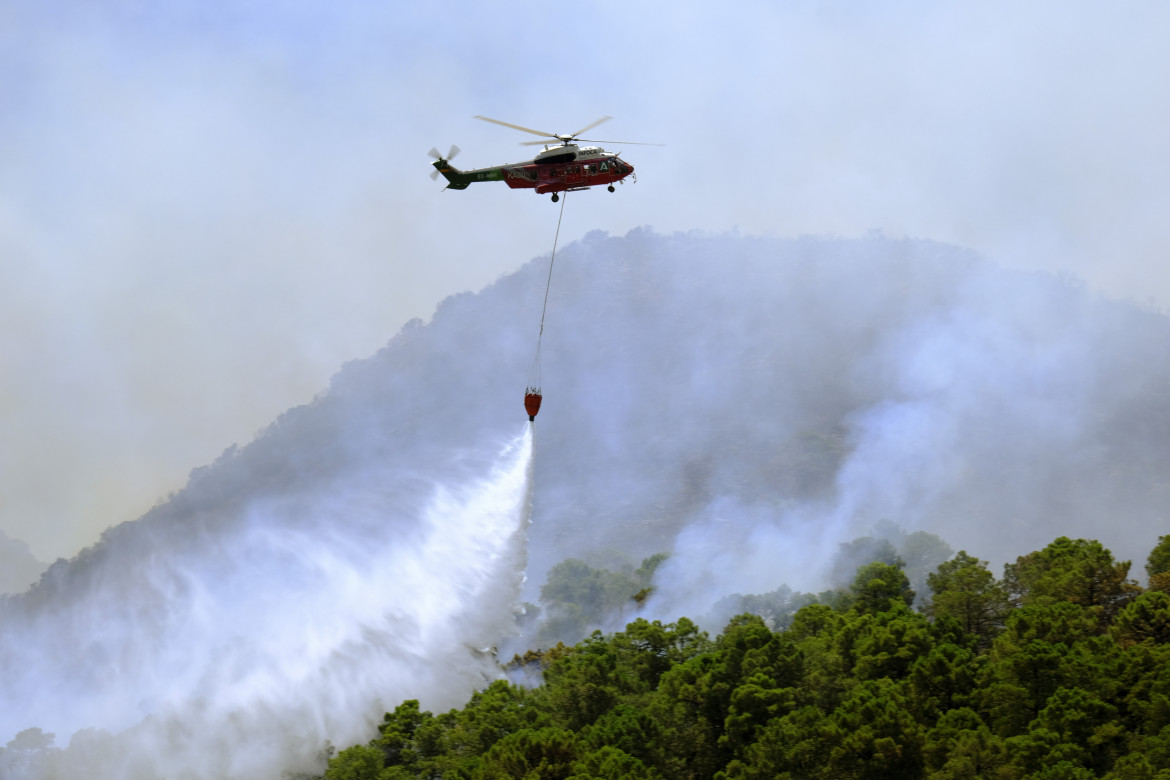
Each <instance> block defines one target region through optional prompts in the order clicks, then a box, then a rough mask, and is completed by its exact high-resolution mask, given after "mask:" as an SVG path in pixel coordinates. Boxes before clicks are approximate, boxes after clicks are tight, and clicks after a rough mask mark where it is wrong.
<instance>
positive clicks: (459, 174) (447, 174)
mask: <svg viewBox="0 0 1170 780" xmlns="http://www.w3.org/2000/svg"><path fill="white" fill-rule="evenodd" d="M431 164H432V165H434V166H435V170H436V171H438V172H439V173H441V174H443V178H444V179H446V180H447V189H449V190H465V189H467V187H468V185H470V184H471V183H472V182H473V181H475V180H476V179H475V177H474V176H472V175H470V174H467V173H464V172H463V171H461V170H459V169H458V168H456V167H455V166H454V165H452V164H451V163H449V162H447V161H446V160H435V161H434V162H433V163H431ZM431 175H432V176H434V175H435V174H433V173H432V174H431Z"/></svg>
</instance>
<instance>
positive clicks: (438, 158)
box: [428, 144, 459, 181]
mask: <svg viewBox="0 0 1170 780" xmlns="http://www.w3.org/2000/svg"><path fill="white" fill-rule="evenodd" d="M428 154H429V155H430V156H431V157H434V158H435V162H441V163H445V162H451V160H453V159H455V157H456V155H458V154H459V147H458V146H456V145H455V144H451V149H450V150H449V151H448V152H447V156H446V157H444V156H443V155H441V154H439V150H438V149H436V148H435V147H433V146H432V147H431V151H429V152H428ZM438 178H439V170H438V169H437V168H436V169H435V170H433V171H431V180H432V181H433V180H435V179H438Z"/></svg>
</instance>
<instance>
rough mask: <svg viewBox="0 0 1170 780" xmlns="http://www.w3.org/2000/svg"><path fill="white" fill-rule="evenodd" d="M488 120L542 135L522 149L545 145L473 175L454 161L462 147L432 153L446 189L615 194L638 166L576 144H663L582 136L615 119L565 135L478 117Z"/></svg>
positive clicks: (434, 176) (434, 174)
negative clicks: (495, 185)
mask: <svg viewBox="0 0 1170 780" xmlns="http://www.w3.org/2000/svg"><path fill="white" fill-rule="evenodd" d="M475 119H482V120H483V121H484V122H491V123H493V124H497V125H503V126H504V127H510V128H512V129H513V130H520V131H522V132H525V133H531V134H532V135H538V136H540V137H542V138H544V139H545V140H543V141H522V142H521V146H541V145H543V146H544V150H543V151H542V152H540V153H538V154H537V155H536V156H535V157H534V158H532V159H531V160H525V161H524V162H518V163H512V164H510V165H500V166H496V167H492V168H476V169H474V170H470V171H461V170H459V169H458V168H456V167H455V166H453V165H451V159H452V158H453V157H455V155H456V154H458V153H459V147H458V146H452V147H451V150H450V151H449V152H448V153H447V155H446V156H445V157H444V156H443V155H441V154H440V153H439V150H438V149H431V152H430V154H431V157H434V158H435V161H434V163H432V165H434V166H435V170H434V171H432V172H431V178H432V179H438V178H439V174H440V173H441V174H443V177H444V178H445V179H446V180H447V186H446V187H445V188H444V189H449V190H465V189H467V188H468V187H469V186H470V185H472V184H474V183H476V182H479V181H502V182H504V183H506V184H507V185H508V186H509V187H511V188H512V189H534V190H536V193H537V194H538V195H548V194H550V193H551V194H552V201H553V203H556V202H557V201H558V200H560V197H561V196H560V194H559V193H562V192H576V191H577V190H587V189H589V188H590V187H596V186H600V185H603V184H604V185H606V189H608V190H609V191H610V192H613V191H614V186H613V185H614V183H616V182H623V183H624V181H623V180H624V179H625V178H626V177H627V176H629V177H632V178H631V181H635V182H636V181H637V180H638V177H637V176H635V175H634V166H632V165H630V164H629V163H628V162H626V161H625V160H623V159H621V157H619V156H618V155H617V153H615V152H607V151H605V150H604V149H602V148H601V147H598V146H581V145H580V144H579V143H578V142H585V143H595V144H633V145H636V146H662V144H639V143H637V142H634V141H597V140H592V139H589V138H580V137H579V136H580V135H581V134H582V133H586V132H588V131H590V130H592V129H593V128H595V127H597V126H598V125H600V124H601V123H602V122H608V121H609V120H610V119H613V117H611V116H603V117H601V119H598V120H597V121H595V122H593V123H592V124H588V125H586V126H585V127H583V128H581V129H580V130H578V131H577V132H575V133H569V134H567V135H565V134H560V133H546V132H543V131H540V130H533V129H532V128H530V127H522V126H520V125H514V124H512V123H510V122H501V121H500V120H499V119H491V118H489V117H486V116H476V117H475Z"/></svg>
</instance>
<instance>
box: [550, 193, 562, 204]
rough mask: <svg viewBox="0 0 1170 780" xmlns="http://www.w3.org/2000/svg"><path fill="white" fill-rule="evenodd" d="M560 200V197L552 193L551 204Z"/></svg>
mask: <svg viewBox="0 0 1170 780" xmlns="http://www.w3.org/2000/svg"><path fill="white" fill-rule="evenodd" d="M560 199H561V196H560V195H557V194H556V193H555V192H554V193H553V196H552V202H553V203H556V202H557V201H558V200H560Z"/></svg>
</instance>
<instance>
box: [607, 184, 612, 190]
mask: <svg viewBox="0 0 1170 780" xmlns="http://www.w3.org/2000/svg"><path fill="white" fill-rule="evenodd" d="M606 189H607V190H609V191H610V192H613V185H612V184H611V185H609V186H608V187H606Z"/></svg>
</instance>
